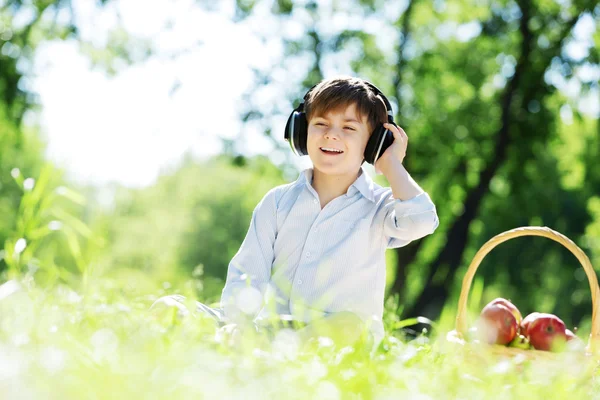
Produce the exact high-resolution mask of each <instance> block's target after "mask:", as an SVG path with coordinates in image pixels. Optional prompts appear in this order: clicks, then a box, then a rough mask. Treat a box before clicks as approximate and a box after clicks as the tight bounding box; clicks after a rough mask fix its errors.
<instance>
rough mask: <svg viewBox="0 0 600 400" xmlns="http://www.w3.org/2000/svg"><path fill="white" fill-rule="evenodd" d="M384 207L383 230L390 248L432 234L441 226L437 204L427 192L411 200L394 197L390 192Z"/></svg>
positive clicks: (404, 244)
mask: <svg viewBox="0 0 600 400" xmlns="http://www.w3.org/2000/svg"><path fill="white" fill-rule="evenodd" d="M384 208H385V220H384V227H383V230H384V235H385V240H386V241H387V247H388V248H390V249H391V248H396V247H402V246H406V245H407V244H409V243H410V242H412V241H413V240H417V239H420V238H422V237H424V236H427V235H430V234H432V233H433V232H434V231H435V230H436V228H437V227H438V226H439V219H438V215H437V212H436V209H435V204H433V202H432V201H431V198H430V197H429V195H428V194H427V193H425V192H423V193H421V194H419V195H417V196H415V197H413V198H412V199H409V200H400V199H394V198H393V197H392V195H391V194H390V198H389V200H388V202H387V203H386V204H385V206H384Z"/></svg>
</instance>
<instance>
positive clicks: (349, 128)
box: [344, 126, 356, 131]
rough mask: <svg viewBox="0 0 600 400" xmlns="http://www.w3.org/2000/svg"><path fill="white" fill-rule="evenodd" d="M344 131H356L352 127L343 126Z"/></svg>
mask: <svg viewBox="0 0 600 400" xmlns="http://www.w3.org/2000/svg"><path fill="white" fill-rule="evenodd" d="M344 129H348V130H351V131H355V130H356V129H354V128H353V127H351V126H345V127H344Z"/></svg>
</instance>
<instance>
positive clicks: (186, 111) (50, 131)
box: [32, 0, 600, 186]
mask: <svg viewBox="0 0 600 400" xmlns="http://www.w3.org/2000/svg"><path fill="white" fill-rule="evenodd" d="M94 3H95V2H93V1H90V0H73V6H74V9H75V10H76V14H77V20H78V22H79V26H80V27H81V33H82V36H83V38H84V39H88V40H92V41H93V42H94V43H96V44H97V45H98V46H100V47H102V45H103V43H105V40H106V32H107V31H108V30H109V29H110V28H111V27H112V26H114V24H115V23H116V22H117V19H116V15H117V13H118V14H119V15H120V17H121V20H122V23H123V25H124V27H125V28H126V30H127V31H129V32H131V33H132V34H133V35H135V36H138V37H143V38H150V39H151V40H152V43H153V44H154V45H155V46H156V47H157V49H158V50H159V52H158V53H159V54H161V53H163V54H164V53H177V52H178V51H180V50H185V51H186V52H185V53H184V54H183V55H180V56H179V57H176V58H174V59H172V60H171V59H168V58H165V57H164V56H163V57H161V56H159V57H154V58H151V59H150V60H149V61H147V62H145V63H142V64H139V65H133V66H131V67H128V68H125V69H124V70H122V71H121V72H119V73H118V74H117V75H116V76H113V77H109V76H106V75H105V74H104V73H103V72H101V71H99V70H94V69H92V68H91V64H90V61H89V60H88V59H87V57H86V56H83V55H81V54H80V53H79V50H78V47H77V44H76V43H73V42H55V43H46V44H44V45H42V46H41V47H40V48H39V50H38V52H37V55H36V59H35V62H34V65H35V68H34V71H35V73H34V74H35V76H36V77H35V78H34V79H33V80H32V88H33V90H34V91H35V92H37V93H38V94H39V96H40V100H41V103H42V111H41V115H40V118H41V120H40V123H41V126H42V132H43V134H44V135H45V136H46V138H47V141H48V156H49V157H50V158H51V159H52V160H54V161H56V162H57V163H59V164H60V165H62V166H64V167H65V168H66V169H67V171H68V172H69V174H70V176H71V177H72V178H73V179H75V180H77V181H79V182H82V183H94V184H101V183H106V182H110V181H113V182H118V183H121V184H124V185H127V186H144V185H148V184H151V183H152V182H153V181H154V179H155V178H156V176H157V175H158V173H159V172H160V170H161V169H163V168H166V167H168V166H170V165H173V164H175V163H177V162H178V161H179V160H180V158H181V156H182V155H183V154H184V153H185V152H186V151H192V152H193V153H194V154H196V155H199V156H208V155H212V154H216V153H218V152H219V151H220V149H221V147H220V141H219V139H218V136H222V137H229V138H233V137H235V136H237V134H238V133H239V131H240V130H241V127H242V125H241V123H240V122H239V115H240V114H239V108H238V105H239V104H240V102H241V100H242V95H243V94H244V93H245V92H247V90H248V89H249V88H250V87H251V79H252V73H251V68H252V67H265V66H268V65H269V64H270V62H271V60H274V59H275V58H277V55H278V54H279V51H280V49H279V48H278V47H277V46H273V45H272V44H269V43H267V44H265V43H262V42H261V41H260V40H259V39H258V38H257V37H256V36H255V35H254V34H253V33H252V31H250V29H249V28H248V26H247V25H245V24H236V25H234V24H233V23H232V22H231V21H230V17H229V15H227V14H226V13H221V14H215V13H211V14H209V13H207V12H205V11H203V10H201V9H200V8H199V7H198V6H197V5H196V3H197V0H152V1H147V0H116V1H115V2H114V3H112V4H113V5H112V6H110V7H107V8H106V9H104V10H102V11H100V10H98V9H96V8H94ZM225 3H233V2H223V4H225ZM141 10H143V16H142V15H141ZM168 21H172V22H173V25H172V27H171V28H170V29H165V25H166V24H167V22H168ZM590 21H592V20H591V18H589V19H588V20H587V22H586V21H583V23H581V24H578V27H577V29H576V32H575V33H576V36H579V37H580V39H581V41H580V42H578V43H575V44H573V45H572V46H570V47H569V48H568V51H569V52H571V53H572V54H571V55H572V56H576V58H580V57H585V56H586V55H587V48H588V47H589V43H588V42H586V39H585V38H586V36H587V37H589V33H590V32H592V31H593V30H594V28H595V27H594V24H593V21H592V22H590ZM467 25H468V24H465V25H463V26H459V27H458V28H459V29H456V28H457V27H454V29H456V35H457V37H458V36H460V35H463V36H465V39H466V40H468V38H469V37H470V36H472V35H471V33H472V31H473V30H475V31H476V30H477V26H475V27H474V28H472V29H471V28H469V27H468V26H467ZM273 26H275V28H274V29H278V28H277V27H276V25H273ZM286 28H288V29H294V25H293V24H292V23H289V24H287V25H286ZM296 29H297V26H296ZM461 29H462V30H463V31H464V32H463V33H461ZM278 33H279V32H277V31H275V32H272V34H274V35H278ZM301 33H302V32H297V34H301ZM459 39H460V38H459ZM198 41H201V42H202V43H201V44H200V45H197V44H196V43H197V42H198ZM340 73H346V71H340ZM291 74H292V73H291ZM584 74H587V75H588V78H589V79H594V77H595V79H598V75H600V73H599V71H598V69H592V70H589V71H587V72H585V71H584ZM547 79H549V80H554V81H555V82H554V83H555V84H556V85H557V86H559V87H561V89H563V90H564V91H565V92H567V93H568V92H569V91H571V92H573V93H574V94H575V95H577V92H578V87H576V85H575V87H574V86H573V83H569V82H564V81H561V79H562V78H561V77H560V75H559V74H554V75H553V74H549V76H548V77H547ZM174 89H176V90H174ZM598 98H599V96H597V95H594V96H590V98H587V99H582V100H581V105H582V107H583V108H584V109H587V111H588V112H591V113H598V110H599V109H600V105H599V104H598ZM282 123H285V121H283V122H282ZM274 128H275V127H274ZM275 134H277V132H275ZM250 135H251V136H250V138H249V139H250V140H248V141H247V142H246V147H245V148H246V149H247V151H248V153H249V154H253V153H263V154H266V153H268V152H269V151H270V150H271V149H272V145H271V143H270V142H269V141H268V140H267V139H266V138H264V137H263V136H262V135H261V134H260V133H259V132H254V133H250ZM281 141H282V142H283V139H281ZM307 165H308V160H307V158H306V157H304V158H302V159H299V160H298V166H299V167H300V168H302V167H305V166H307Z"/></svg>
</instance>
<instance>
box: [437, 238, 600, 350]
mask: <svg viewBox="0 0 600 400" xmlns="http://www.w3.org/2000/svg"><path fill="white" fill-rule="evenodd" d="M520 236H543V237H547V238H549V239H552V240H554V241H556V242H558V243H560V244H562V245H563V246H565V247H566V248H567V249H569V250H570V251H571V253H573V254H574V255H575V257H577V259H578V260H579V262H580V263H581V265H582V266H583V269H584V270H585V273H586V275H587V278H588V280H589V283H590V290H591V293H592V330H591V334H590V338H589V341H588V345H587V348H586V351H585V353H582V354H585V355H587V356H589V355H592V354H594V355H596V354H598V352H599V351H600V346H599V345H600V343H599V341H600V319H599V318H600V316H599V315H598V301H599V298H600V296H599V294H600V289H599V288H598V279H597V278H596V273H595V271H594V269H593V267H592V263H591V262H590V260H589V258H588V257H587V255H586V254H585V253H584V252H583V251H582V250H581V249H580V248H579V247H577V245H576V244H575V243H573V242H572V241H571V240H570V239H569V238H567V237H566V236H564V235H562V234H560V233H558V232H556V231H554V230H552V229H550V228H547V227H539V226H525V227H520V228H515V229H512V230H509V231H506V232H503V233H501V234H499V235H496V236H494V237H493V238H491V239H490V240H488V241H487V242H486V243H485V244H484V245H483V246H482V247H481V249H479V251H478V252H477V254H475V257H474V258H473V261H471V264H470V265H469V269H468V270H467V272H466V274H465V277H464V278H463V283H462V289H461V292H460V298H459V300H458V312H457V315H456V329H455V330H454V331H451V332H449V333H448V335H447V339H448V341H450V342H453V343H459V344H461V345H469V344H470V343H468V342H467V341H466V340H465V338H466V334H467V330H468V329H469V328H468V322H467V298H468V296H469V290H470V288H471V282H472V281H473V276H474V275H475V272H476V271H477V268H478V267H479V264H480V263H481V261H482V260H483V258H484V257H485V256H486V255H487V254H488V253H489V252H490V251H491V250H492V249H493V248H494V247H496V246H498V245H499V244H500V243H502V242H506V241H507V240H510V239H513V238H516V237H520ZM485 346H486V349H489V350H490V351H491V352H492V353H494V354H499V355H506V356H513V355H518V354H522V355H524V356H526V357H527V358H553V357H554V356H556V353H552V352H548V351H541V350H535V349H530V350H528V349H520V348H513V347H507V346H501V345H485Z"/></svg>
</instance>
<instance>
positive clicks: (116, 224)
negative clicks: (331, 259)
mask: <svg viewBox="0 0 600 400" xmlns="http://www.w3.org/2000/svg"><path fill="white" fill-rule="evenodd" d="M599 21H600V6H598V5H597V4H596V2H595V1H586V0H531V1H528V0H518V1H511V0H497V1H496V0H471V1H462V0H454V1H447V0H434V1H415V0H386V1H383V0H381V1H380V0H346V1H343V2H342V1H336V0H322V1H310V0H304V1H301V0H297V1H293V0H254V1H253V0H237V1H231V0H223V1H206V0H152V1H142V0H55V1H53V0H28V1H27V0H0V215H1V216H2V218H0V248H2V247H3V248H4V250H2V252H1V253H0V256H1V257H0V258H1V261H0V271H2V281H5V280H6V279H9V278H11V277H21V278H25V279H30V280H31V281H32V282H35V283H36V284H37V285H40V286H52V285H57V284H65V285H69V286H71V287H74V288H90V287H104V288H108V290H114V291H118V292H119V293H124V294H127V295H128V296H147V295H150V294H152V295H160V294H165V293H169V294H171V293H175V292H178V293H183V294H187V295H189V296H193V297H195V298H198V299H201V300H203V301H205V302H208V303H210V302H214V301H217V300H218V298H219V296H220V291H221V289H222V286H223V283H224V282H223V280H224V278H225V274H226V270H227V265H228V262H229V260H230V259H231V257H232V256H233V255H234V254H235V252H236V251H237V249H238V248H239V245H240V244H241V242H242V240H243V238H244V236H245V234H246V230H247V228H248V225H249V222H250V216H251V213H252V210H253V209H254V207H255V206H256V204H257V203H258V201H259V200H260V199H261V198H262V196H263V195H264V194H265V193H266V192H267V191H268V190H269V189H270V188H272V187H273V186H275V185H278V184H282V183H286V182H290V181H292V180H295V179H296V177H297V175H298V172H299V171H300V170H301V169H303V168H306V167H308V166H309V160H308V159H307V157H305V158H296V157H295V156H294V155H293V154H292V152H291V150H290V149H289V146H288V145H287V143H286V142H285V141H284V140H283V128H284V126H285V121H286V119H287V116H288V115H289V113H290V112H291V110H292V109H293V108H294V107H295V106H296V105H297V104H298V102H299V101H300V99H301V98H302V96H303V95H304V93H305V92H306V90H307V89H308V88H310V87H311V86H312V85H313V84H315V83H316V82H318V81H319V80H320V79H322V78H327V77H331V76H333V75H338V74H351V75H357V76H360V77H362V78H365V79H368V80H370V81H372V82H373V83H375V84H376V85H377V86H378V87H379V88H381V89H382V90H383V91H384V92H385V93H386V96H387V97H388V98H389V99H390V100H391V101H392V103H393V106H394V111H395V114H396V117H395V120H396V121H397V122H398V123H399V124H400V125H401V126H402V127H403V128H404V129H405V130H406V132H407V133H408V135H409V137H410V139H411V141H410V146H409V148H408V154H407V157H406V159H405V165H406V168H407V170H408V171H409V172H410V173H411V174H412V176H413V177H414V178H415V179H416V181H417V182H419V183H420V185H421V186H422V187H423V188H424V189H425V190H426V191H427V192H429V193H430V195H431V197H432V199H433V200H434V202H435V204H436V206H437V210H438V214H439V217H440V227H439V228H438V230H437V231H436V233H435V234H434V235H431V236H428V237H426V238H424V239H423V240H420V241H416V242H413V243H411V244H410V245H408V246H406V247H403V248H400V249H397V250H390V251H388V273H387V282H388V294H389V299H388V301H387V303H386V307H387V310H388V313H387V314H386V318H388V319H398V318H407V317H413V316H417V315H422V316H426V317H429V318H431V319H441V318H442V319H443V318H452V317H453V313H454V312H455V310H456V303H457V297H458V293H459V291H460V288H461V284H462V278H463V276H464V273H465V270H466V268H467V267H468V265H469V263H470V262H471V260H472V259H473V257H474V255H475V253H476V252H477V250H478V249H479V248H480V247H481V246H482V245H483V244H484V243H485V242H486V241H487V240H489V239H490V238H492V237H493V236H495V235H496V234H499V233H501V232H503V231H506V230H509V229H512V228H516V227H519V226H526V225H542V226H548V227H550V228H552V229H554V230H556V231H558V232H560V233H562V234H564V235H566V236H567V237H569V238H570V239H571V240H573V241H574V242H575V243H576V244H577V245H578V246H579V247H581V248H582V249H583V250H584V251H585V253H586V254H587V255H588V256H589V257H590V259H591V261H592V264H593V265H595V266H596V268H598V267H599V266H600V167H598V162H599V160H600V125H599V123H598V118H599V116H600V88H599V80H600V65H599V64H600V58H599V55H600V53H599V51H598V48H600V33H599V31H598V23H599ZM369 173H370V174H371V176H372V177H373V178H374V179H375V180H376V181H377V182H378V183H380V184H383V185H386V184H387V183H386V182H385V178H384V177H382V176H375V174H374V171H373V170H372V169H369ZM497 296H502V297H506V298H510V299H512V300H513V301H514V302H515V303H516V304H517V305H518V306H519V308H521V310H522V311H523V312H524V313H528V312H530V311H534V310H538V311H546V312H555V313H556V314H557V315H559V316H560V317H561V318H563V319H564V320H565V322H567V323H568V324H569V325H571V326H572V325H580V326H586V324H589V318H590V317H591V311H592V307H591V296H590V288H589V284H588V280H587V277H586V275H585V273H584V271H583V269H582V268H581V265H580V264H579V263H578V261H577V259H576V258H575V257H574V256H573V255H572V254H571V253H570V252H569V251H568V250H567V249H566V248H564V247H563V246H561V245H560V244H559V243H556V242H554V241H551V240H548V239H546V238H540V237H522V238H517V239H513V240H510V241H508V242H506V243H503V244H502V245H500V246H498V247H497V248H496V249H495V250H494V251H492V252H491V253H490V254H489V255H488V256H486V258H485V259H484V261H483V262H482V264H481V265H480V268H479V270H478V272H477V275H476V279H475V282H474V285H473V290H472V296H471V302H470V304H471V307H472V308H473V309H477V308H478V307H480V306H481V305H482V304H483V303H484V302H486V301H487V300H490V299H492V298H493V297H497Z"/></svg>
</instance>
